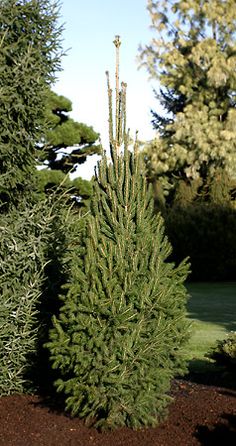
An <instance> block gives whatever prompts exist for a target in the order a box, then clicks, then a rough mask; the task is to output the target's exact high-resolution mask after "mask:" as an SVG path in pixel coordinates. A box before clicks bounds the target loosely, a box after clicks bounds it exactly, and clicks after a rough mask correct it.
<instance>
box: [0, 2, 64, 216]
mask: <svg viewBox="0 0 236 446" xmlns="http://www.w3.org/2000/svg"><path fill="white" fill-rule="evenodd" d="M58 15H59V12H58V4H57V2H54V1H50V0H28V1H26V0H18V1H16V0H2V1H0V16H1V21H0V67H1V69H0V72H1V75H0V115H1V125H0V204H4V206H5V209H7V208H8V204H9V203H13V204H14V205H18V203H19V202H21V204H22V199H23V197H25V196H27V200H28V201H29V200H31V197H30V191H31V189H32V185H33V183H34V175H35V163H36V160H35V144H36V142H37V141H38V140H39V139H40V137H41V135H42V132H43V122H44V104H45V92H46V90H47V88H48V86H49V85H50V83H51V82H53V81H54V79H55V72H56V70H58V69H59V67H60V35H61V28H60V27H59V26H58V23H57V20H58ZM46 87H47V88H46Z"/></svg>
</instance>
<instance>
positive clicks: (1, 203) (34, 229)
mask: <svg viewBox="0 0 236 446" xmlns="http://www.w3.org/2000/svg"><path fill="white" fill-rule="evenodd" d="M0 17H1V19H0V114H1V120H0V226H1V232H0V252H1V261H0V277H1V281H0V299H1V306H0V370H1V376H0V394H9V393H14V392H22V391H25V390H29V388H30V389H31V390H32V389H33V388H34V389H35V386H34V384H33V382H32V379H31V378H30V376H29V375H30V371H31V368H32V366H33V364H35V360H36V357H37V356H38V351H39V344H40V343H39V337H40V334H41V333H42V330H43V333H44V332H45V331H44V327H45V320H46V319H47V316H48V314H49V310H48V308H50V302H49V299H48V293H47V289H49V288H50V296H53V298H52V297H51V299H54V298H55V300H56V296H57V292H58V290H59V289H60V287H61V285H62V283H63V279H64V272H62V269H63V267H62V257H63V255H64V252H65V251H66V249H65V246H66V240H65V239H66V234H65V232H66V231H67V233H68V232H69V230H68V227H69V226H68V224H69V222H68V224H67V222H66V217H65V215H64V208H63V206H62V204H61V203H60V202H59V203H58V202H57V200H56V201H55V202H54V200H53V196H52V197H50V198H49V199H47V200H39V202H38V203H35V197H34V194H33V193H32V192H33V188H34V184H35V183H36V150H35V146H36V143H37V141H39V139H40V138H41V137H42V134H43V133H44V131H45V119H44V116H45V100H46V97H47V91H48V89H49V87H50V85H51V83H52V82H54V80H55V76H56V71H57V70H58V69H60V57H61V32H62V28H61V26H60V25H59V23H58V21H59V4H58V3H57V2H55V1H54V0H51V1H49V0H17V1H14V0H0ZM3 211H4V212H3ZM66 213H67V214H68V212H66ZM69 220H70V221H71V218H69ZM65 228H66V231H65ZM66 269H67V268H66ZM67 271H68V269H67ZM55 300H54V301H53V305H52V306H53V309H54V311H55ZM51 301H52V300H51ZM44 376H45V375H44ZM31 377H32V376H31Z"/></svg>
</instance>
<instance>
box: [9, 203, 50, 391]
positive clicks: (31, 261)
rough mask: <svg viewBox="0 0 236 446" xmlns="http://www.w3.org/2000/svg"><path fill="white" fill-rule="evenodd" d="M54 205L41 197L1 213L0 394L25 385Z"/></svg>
mask: <svg viewBox="0 0 236 446" xmlns="http://www.w3.org/2000/svg"><path fill="white" fill-rule="evenodd" d="M52 220H53V217H52V209H51V208H50V206H48V204H47V203H45V202H43V201H42V202H40V204H38V205H36V206H34V207H32V208H27V209H26V210H24V211H18V210H17V211H16V210H13V211H11V212H10V213H8V215H2V216H1V218H0V225H1V232H0V276H1V283H0V296H1V305H0V368H1V375H0V394H1V395H4V394H10V393H13V392H22V391H23V390H27V389H28V390H29V389H30V388H31V386H32V382H31V383H30V381H29V379H28V378H29V377H27V376H28V372H29V371H30V369H31V368H32V365H33V363H34V362H35V357H36V351H37V339H38V333H39V329H40V328H39V327H40V324H39V323H38V322H37V318H38V308H37V306H38V304H39V302H40V299H41V297H42V293H43V288H44V285H45V268H46V265H47V262H48V260H49V258H48V255H47V245H48V244H50V243H51V242H52V236H53V234H52Z"/></svg>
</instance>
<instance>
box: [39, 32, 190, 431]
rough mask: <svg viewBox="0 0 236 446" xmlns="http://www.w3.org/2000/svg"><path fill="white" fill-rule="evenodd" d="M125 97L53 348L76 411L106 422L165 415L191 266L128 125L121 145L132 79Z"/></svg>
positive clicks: (180, 366)
mask: <svg viewBox="0 0 236 446" xmlns="http://www.w3.org/2000/svg"><path fill="white" fill-rule="evenodd" d="M115 42H116V44H117V45H118V43H119V41H117V40H116V41H115ZM108 84H109V81H108ZM108 87H109V85H108ZM109 98H110V101H111V90H110V87H109ZM117 98H119V99H118V100H119V101H120V103H119V107H118V109H119V110H123V114H122V116H120V115H119V116H118V117H117V114H116V129H119V130H118V131H117V133H116V138H115V139H114V138H113V135H112V131H113V129H112V125H110V141H111V146H110V147H111V159H112V162H110V161H109V159H108V157H107V156H106V154H105V153H104V154H103V157H102V160H101V162H100V163H99V165H98V172H97V175H96V180H95V189H94V195H93V200H92V206H91V213H90V215H89V216H88V219H87V226H86V231H85V236H84V242H83V246H82V245H80V247H79V250H77V251H76V250H74V251H73V252H72V253H71V255H72V257H73V258H72V261H71V265H72V269H71V277H70V281H69V283H68V285H67V288H68V291H67V295H66V296H65V297H64V298H63V305H62V307H61V309H60V312H59V315H58V316H57V317H56V316H55V317H54V318H53V325H54V326H53V328H52V330H51V331H50V341H49V343H47V348H48V349H49V351H50V355H51V361H52V364H53V368H54V369H55V370H56V371H57V373H58V375H59V379H58V380H57V381H56V382H55V386H56V388H57V390H58V391H59V392H62V393H63V394H64V395H65V396H66V408H67V410H69V411H70V412H71V413H72V415H78V416H79V417H81V418H85V419H86V421H91V419H94V420H95V425H96V426H97V427H102V428H104V427H110V428H113V427H117V426H123V425H127V426H131V427H135V428H136V427H140V426H142V425H155V424H157V422H158V421H159V420H160V419H161V418H162V417H163V416H164V414H165V413H166V406H167V404H168V402H169V400H170V397H169V396H168V391H169V388H170V382H171V379H172V378H173V376H174V375H175V374H177V373H181V372H183V371H184V370H185V361H184V358H183V355H182V354H181V347H182V345H183V343H184V342H185V340H186V338H187V332H188V322H187V319H186V299H187V293H186V289H185V287H184V280H185V279H186V276H187V274H188V265H187V264H186V262H183V263H181V264H180V265H179V266H178V267H177V268H175V266H174V264H173V263H169V262H168V261H167V259H168V256H169V254H170V252H171V246H170V244H169V242H168V240H167V238H166V236H165V235H164V225H163V219H162V217H161V216H160V214H159V215H158V216H155V215H154V210H153V199H152V192H151V190H150V189H148V188H147V183H146V179H145V175H144V169H143V166H142V164H141V157H140V156H139V153H138V151H137V147H136V145H135V147H134V152H133V153H131V152H130V151H129V150H128V137H127V134H126V133H125V132H124V133H123V137H124V153H123V154H122V153H120V145H121V135H122V132H123V130H122V128H123V125H122V124H123V122H122V118H125V105H124V104H125V85H124V84H122V89H121V91H117ZM110 110H111V102H110ZM110 123H111V118H110Z"/></svg>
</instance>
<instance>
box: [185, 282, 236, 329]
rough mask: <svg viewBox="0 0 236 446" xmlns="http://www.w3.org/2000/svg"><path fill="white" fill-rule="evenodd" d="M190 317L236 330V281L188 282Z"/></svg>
mask: <svg viewBox="0 0 236 446" xmlns="http://www.w3.org/2000/svg"><path fill="white" fill-rule="evenodd" d="M187 289H188V291H189V294H190V299H189V302H188V311H189V317H190V319H194V320H198V321H202V322H209V323H210V324H217V325H219V326H221V327H224V329H226V330H227V331H236V321H235V312H236V282H223V283H210V282H209V283H208V282H201V283H189V284H187Z"/></svg>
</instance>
